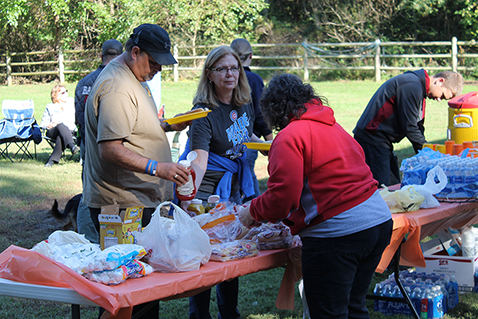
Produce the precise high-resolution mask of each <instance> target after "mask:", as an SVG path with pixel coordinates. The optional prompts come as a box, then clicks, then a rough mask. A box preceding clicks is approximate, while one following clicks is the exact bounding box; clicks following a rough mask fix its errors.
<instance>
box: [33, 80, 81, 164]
mask: <svg viewBox="0 0 478 319" xmlns="http://www.w3.org/2000/svg"><path fill="white" fill-rule="evenodd" d="M51 100H52V102H53V103H49V104H47V106H46V109H45V112H44V113H43V117H42V119H41V123H40V126H41V127H42V128H44V129H46V130H47V132H46V137H48V138H50V139H51V140H52V141H54V142H55V146H54V148H53V152H52V153H51V155H50V158H49V159H48V161H47V162H46V164H45V167H51V166H53V164H58V162H59V161H60V158H61V156H62V154H63V151H64V150H65V149H66V148H67V147H68V148H69V149H71V152H72V154H76V153H77V152H78V151H79V150H80V148H79V147H78V146H77V145H76V144H75V140H74V138H73V134H74V132H75V130H76V125H75V103H74V99H73V98H69V97H68V91H67V89H66V88H65V87H64V86H63V85H55V86H54V87H53V88H52V89H51Z"/></svg>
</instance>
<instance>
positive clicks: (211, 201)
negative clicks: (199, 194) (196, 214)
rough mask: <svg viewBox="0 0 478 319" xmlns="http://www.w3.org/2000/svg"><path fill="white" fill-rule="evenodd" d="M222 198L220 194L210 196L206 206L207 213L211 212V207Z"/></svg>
mask: <svg viewBox="0 0 478 319" xmlns="http://www.w3.org/2000/svg"><path fill="white" fill-rule="evenodd" d="M220 199H221V198H220V197H219V195H211V196H209V198H208V199H207V205H206V207H205V212H206V213H209V211H210V210H211V209H213V208H214V207H216V205H217V204H218V203H219V200H220Z"/></svg>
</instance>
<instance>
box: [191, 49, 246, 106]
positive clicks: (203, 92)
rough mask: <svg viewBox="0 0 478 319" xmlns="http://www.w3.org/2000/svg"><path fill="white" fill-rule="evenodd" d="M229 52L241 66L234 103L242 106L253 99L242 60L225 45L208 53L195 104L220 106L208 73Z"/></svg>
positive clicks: (233, 95) (233, 96)
mask: <svg viewBox="0 0 478 319" xmlns="http://www.w3.org/2000/svg"><path fill="white" fill-rule="evenodd" d="M228 54H231V55H232V56H233V57H234V58H235V59H236V61H237V64H238V66H239V79H238V83H237V86H236V87H235V89H234V90H233V92H232V105H233V106H241V105H244V104H247V103H249V102H250V101H251V89H250V87H249V82H248V81H247V77H246V72H244V69H243V67H242V63H241V60H240V59H239V56H238V55H237V53H236V52H234V50H232V49H231V48H230V47H228V46H225V45H223V46H220V47H217V48H214V49H213V50H212V51H211V52H209V54H208V55H207V58H206V62H204V66H203V69H202V73H201V77H200V78H199V84H198V89H197V91H196V96H194V100H193V105H196V104H205V105H207V106H208V107H210V108H215V107H217V106H219V99H218V98H217V94H216V91H215V86H214V83H213V82H211V81H209V79H208V77H207V74H208V71H211V69H213V68H214V65H215V64H216V63H217V61H219V60H220V59H222V58H223V57H225V56H226V55H228Z"/></svg>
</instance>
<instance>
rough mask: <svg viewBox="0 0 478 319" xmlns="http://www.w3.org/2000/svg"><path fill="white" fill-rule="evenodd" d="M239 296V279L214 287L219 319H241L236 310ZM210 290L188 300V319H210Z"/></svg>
mask: <svg viewBox="0 0 478 319" xmlns="http://www.w3.org/2000/svg"><path fill="white" fill-rule="evenodd" d="M238 294H239V279H238V278H234V279H232V280H231V281H225V282H222V283H220V284H219V285H217V286H216V295H217V307H218V308H219V319H237V318H241V315H240V314H239V311H238V310H237V298H238ZM210 299H211V289H208V290H206V291H203V292H201V293H199V294H197V295H195V296H193V297H190V298H189V318H190V319H211V315H210V314H209V302H210Z"/></svg>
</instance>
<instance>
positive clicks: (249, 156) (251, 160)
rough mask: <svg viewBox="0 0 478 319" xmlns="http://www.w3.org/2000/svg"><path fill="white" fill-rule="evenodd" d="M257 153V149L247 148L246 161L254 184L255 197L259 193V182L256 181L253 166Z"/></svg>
mask: <svg viewBox="0 0 478 319" xmlns="http://www.w3.org/2000/svg"><path fill="white" fill-rule="evenodd" d="M258 153H259V152H258V151H256V150H251V149H248V150H247V151H246V159H247V162H248V163H249V168H250V169H251V174H252V183H253V184H254V193H255V197H257V196H259V195H261V191H260V190H259V182H258V181H257V176H256V173H255V172H254V167H255V165H256V160H257V156H258Z"/></svg>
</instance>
